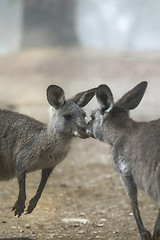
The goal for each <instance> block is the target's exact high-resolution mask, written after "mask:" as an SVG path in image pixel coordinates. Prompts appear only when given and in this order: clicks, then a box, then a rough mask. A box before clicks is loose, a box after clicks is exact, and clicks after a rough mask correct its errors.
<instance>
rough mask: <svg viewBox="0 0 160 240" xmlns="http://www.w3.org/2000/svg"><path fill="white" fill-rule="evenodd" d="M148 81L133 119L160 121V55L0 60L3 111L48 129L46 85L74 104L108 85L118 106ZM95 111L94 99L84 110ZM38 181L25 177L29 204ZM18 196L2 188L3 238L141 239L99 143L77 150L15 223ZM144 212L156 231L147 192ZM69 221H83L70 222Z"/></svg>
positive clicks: (67, 54) (57, 53)
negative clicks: (88, 91) (31, 208)
mask: <svg viewBox="0 0 160 240" xmlns="http://www.w3.org/2000/svg"><path fill="white" fill-rule="evenodd" d="M143 80H147V81H148V82H149V86H148V90H147V92H146V95H145V97H144V99H143V101H142V103H141V105H140V106H139V107H138V108H137V110H135V111H133V113H131V115H132V117H133V118H134V119H136V120H150V119H154V118H157V117H159V116H160V108H159V102H160V94H159V89H160V53H154V52H152V53H151V52H148V53H145V52H144V53H115V52H103V53H102V52H95V51H92V50H87V51H86V50H81V51H77V50H70V49H68V50H52V49H47V50H30V51H25V52H21V53H18V54H14V55H12V56H6V57H1V58H0V106H1V107H8V108H11V109H13V110H15V111H18V112H21V113H24V114H27V115H29V116H32V117H35V118H36V119H38V120H41V121H43V122H47V119H48V112H47V111H48V103H47V101H46V97H45V90H46V87H47V86H48V85H49V84H57V85H60V86H61V87H63V88H64V89H65V92H66V96H67V97H70V96H72V95H74V94H75V93H77V92H79V91H82V90H85V89H88V88H91V87H95V86H98V85H99V84H101V83H107V84H108V85H109V86H110V87H111V89H112V90H113V93H114V96H115V99H118V98H119V97H121V96H122V94H123V93H125V92H126V91H127V90H129V89H130V88H132V87H134V85H136V84H137V83H139V82H140V81H143ZM96 106H97V104H96V100H93V101H92V102H91V103H90V104H89V105H88V106H87V107H86V109H85V110H86V112H87V114H89V112H90V111H92V110H93V109H94V108H95V107H96ZM39 181H40V172H35V173H32V174H28V178H27V203H28V201H29V199H30V198H31V197H32V196H33V194H34V192H35V191H36V188H37V186H38V183H39ZM17 195H18V185H17V181H16V179H14V180H12V181H10V182H0V239H6V240H7V239H19V240H20V239H23V240H24V239H28V240H34V239H35V240H36V239H43V240H49V239H52V240H58V239H64V240H70V239H73V240H76V239H84V240H96V239H107V240H120V239H121V240H128V239H130V240H137V239H139V234H138V230H137V228H136V224H135V221H134V218H133V214H132V211H131V207H130V202H129V200H128V197H127V196H126V195H125V192H124V190H123V187H122V185H121V182H120V179H119V177H118V176H117V174H116V172H115V170H114V168H113V166H112V160H111V156H110V147H109V146H107V145H105V144H103V143H100V142H98V141H96V140H94V139H87V140H81V139H76V140H75V141H74V142H73V143H72V148H71V151H70V153H69V155H68V157H67V158H66V159H65V160H64V161H63V162H62V163H61V164H60V165H58V166H57V167H56V169H55V170H54V173H53V174H52V176H51V177H50V179H49V181H48V184H47V186H46V188H45V190H44V193H43V195H42V197H41V199H40V201H39V203H38V206H37V207H36V209H35V210H34V212H33V213H32V214H30V215H22V216H21V217H20V218H19V219H18V218H17V217H14V216H13V212H11V208H12V206H13V204H14V202H15V201H16V199H17ZM139 206H140V211H141V214H142V218H143V221H144V224H145V226H146V227H147V229H148V230H149V231H151V232H152V229H153V226H154V222H155V219H156V216H157V213H158V206H157V205H156V204H155V203H154V202H152V201H150V200H149V199H148V198H147V197H146V196H144V195H142V193H139ZM71 218H78V219H80V220H81V221H82V222H80V220H77V221H67V219H69V220H71ZM66 221H67V222H66Z"/></svg>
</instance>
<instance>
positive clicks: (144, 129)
mask: <svg viewBox="0 0 160 240" xmlns="http://www.w3.org/2000/svg"><path fill="white" fill-rule="evenodd" d="M103 86H104V85H100V86H99V87H98V89H97V92H96V97H97V100H98V102H99V103H100V109H98V110H97V111H95V112H94V113H93V114H92V120H91V121H90V122H89V124H88V133H89V134H90V135H91V136H92V137H94V138H96V139H99V140H101V141H103V142H106V143H109V144H110V145H111V146H112V157H113V164H114V166H115V168H116V170H117V172H118V174H119V176H120V178H121V180H122V183H123V186H124V188H125V191H126V193H127V195H128V196H129V198H130V200H131V205H132V209H133V214H134V217H135V220H136V222H137V226H138V229H139V233H140V235H141V239H143V240H151V239H152V238H151V234H150V233H149V232H148V231H147V230H146V228H145V227H144V225H143V223H142V220H141V217H140V213H139V209H138V202H137V187H138V188H140V189H141V190H143V191H144V192H145V193H146V194H147V195H149V196H150V197H151V198H152V199H154V200H155V201H157V202H159V203H160V144H159V143H160V120H159V119H158V120H154V121H150V122H135V121H134V120H132V119H131V118H130V117H129V110H131V109H134V108H136V107H137V106H138V105H139V103H140V101H141V99H142V97H143V95H144V92H145V89H146V87H147V83H146V82H141V83H140V84H138V85H137V86H136V87H135V88H133V89H132V90H131V91H129V92H128V93H126V94H125V95H124V96H123V97H122V98H121V99H120V100H119V101H118V102H117V103H114V101H113V100H112V102H111V103H110V105H108V102H109V101H108V99H111V98H112V95H111V93H109V91H108V90H107V88H108V86H105V89H106V90H104V88H103ZM104 92H105V94H104ZM110 106H111V107H110ZM108 109H109V111H108ZM153 239H154V240H159V239H160V212H159V214H158V217H157V221H156V223H155V227H154V233H153Z"/></svg>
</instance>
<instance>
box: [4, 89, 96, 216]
mask: <svg viewBox="0 0 160 240" xmlns="http://www.w3.org/2000/svg"><path fill="white" fill-rule="evenodd" d="M48 89H49V92H48ZM48 89H47V99H48V101H49V103H50V104H51V105H52V106H53V107H55V108H53V107H52V106H51V107H50V111H49V122H48V124H47V125H46V124H44V123H41V122H39V121H37V120H35V119H33V118H30V117H28V116H25V115H22V114H19V113H15V112H12V111H9V110H0V181H3V180H9V179H11V178H14V177H17V179H18V184H19V196H18V200H17V201H16V203H15V205H14V207H13V211H14V212H15V215H18V217H20V216H21V214H22V213H23V212H24V209H25V199H26V192H25V176H26V174H27V173H29V172H33V171H36V170H42V177H41V182H40V185H39V187H38V189H37V192H36V194H35V196H34V197H33V198H32V199H31V200H30V202H29V206H28V208H27V213H31V212H32V211H33V209H34V208H35V207H36V205H37V202H38V200H39V198H40V196H41V194H42V191H43V189H44V187H45V184H46V182H47V179H48V177H49V175H50V173H51V172H52V170H53V169H54V168H55V166H56V165H57V164H58V163H60V162H61V161H62V160H63V159H64V158H65V157H66V155H67V154H68V152H69V148H70V144H71V140H72V139H73V137H75V136H78V137H81V138H86V137H88V136H87V133H86V128H87V124H86V121H85V113H84V111H83V110H82V108H81V107H80V106H79V105H78V104H77V103H75V101H74V99H75V98H76V99H77V95H76V96H75V97H74V98H72V99H70V100H65V97H64V91H63V90H62V89H61V88H60V87H58V86H55V85H51V86H49V88H48ZM57 91H58V92H57ZM84 93H85V98H84ZM94 94H95V89H91V90H88V91H86V92H83V93H79V94H78V99H79V100H80V99H83V106H85V105H86V104H87V103H88V102H89V101H90V100H91V98H92V97H93V96H94ZM91 95H92V96H91ZM81 102H82V101H81Z"/></svg>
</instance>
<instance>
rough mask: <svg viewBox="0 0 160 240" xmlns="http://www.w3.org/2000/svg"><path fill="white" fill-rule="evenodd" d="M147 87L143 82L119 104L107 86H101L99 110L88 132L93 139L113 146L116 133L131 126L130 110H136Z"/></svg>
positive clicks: (94, 115) (89, 125)
mask: <svg viewBox="0 0 160 240" xmlns="http://www.w3.org/2000/svg"><path fill="white" fill-rule="evenodd" d="M146 87H147V82H141V83H140V84H138V85H137V86H135V87H134V88H133V89H132V90H130V91H129V92H127V93H126V94H125V95H124V96H123V97H122V98H121V99H120V100H119V101H118V102H116V103H114V99H113V95H112V92H111V90H110V88H109V87H108V86H107V85H104V84H103V85H100V86H99V87H98V88H97V90H96V97H97V101H98V103H99V106H100V107H99V109H97V110H96V111H95V112H93V113H92V114H91V121H90V122H89V123H88V129H87V132H88V134H89V135H90V136H92V137H93V138H96V139H99V140H101V141H105V142H106V141H107V142H109V143H111V144H112V142H113V137H115V135H116V134H115V133H117V132H118V131H119V130H123V131H125V128H126V126H127V124H129V121H128V120H129V110H132V109H134V108H136V107H137V106H138V105H139V103H140V101H141V99H142V97H143V95H144V93H145V90H146Z"/></svg>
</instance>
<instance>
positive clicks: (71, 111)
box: [47, 85, 96, 138]
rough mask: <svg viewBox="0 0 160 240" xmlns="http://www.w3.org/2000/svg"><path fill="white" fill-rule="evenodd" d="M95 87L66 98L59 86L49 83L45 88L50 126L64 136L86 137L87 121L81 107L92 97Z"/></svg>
mask: <svg viewBox="0 0 160 240" xmlns="http://www.w3.org/2000/svg"><path fill="white" fill-rule="evenodd" d="M95 90H96V89H95V88H94V89H90V90H88V91H84V92H81V93H78V94H77V95H75V96H74V97H73V98H71V99H69V100H66V99H65V94H64V91H63V89H62V88H61V87H59V86H56V85H50V86H49V87H48V88H47V100H48V102H49V104H50V105H51V108H50V121H49V126H50V128H52V129H54V131H56V132H57V133H60V134H63V135H65V136H77V137H80V138H87V137H88V134H87V133H86V129H87V123H86V120H85V116H86V115H85V112H84V111H83V109H82V108H83V107H84V106H86V105H87V103H88V102H89V101H90V100H91V99H92V98H93V97H94V95H95Z"/></svg>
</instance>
